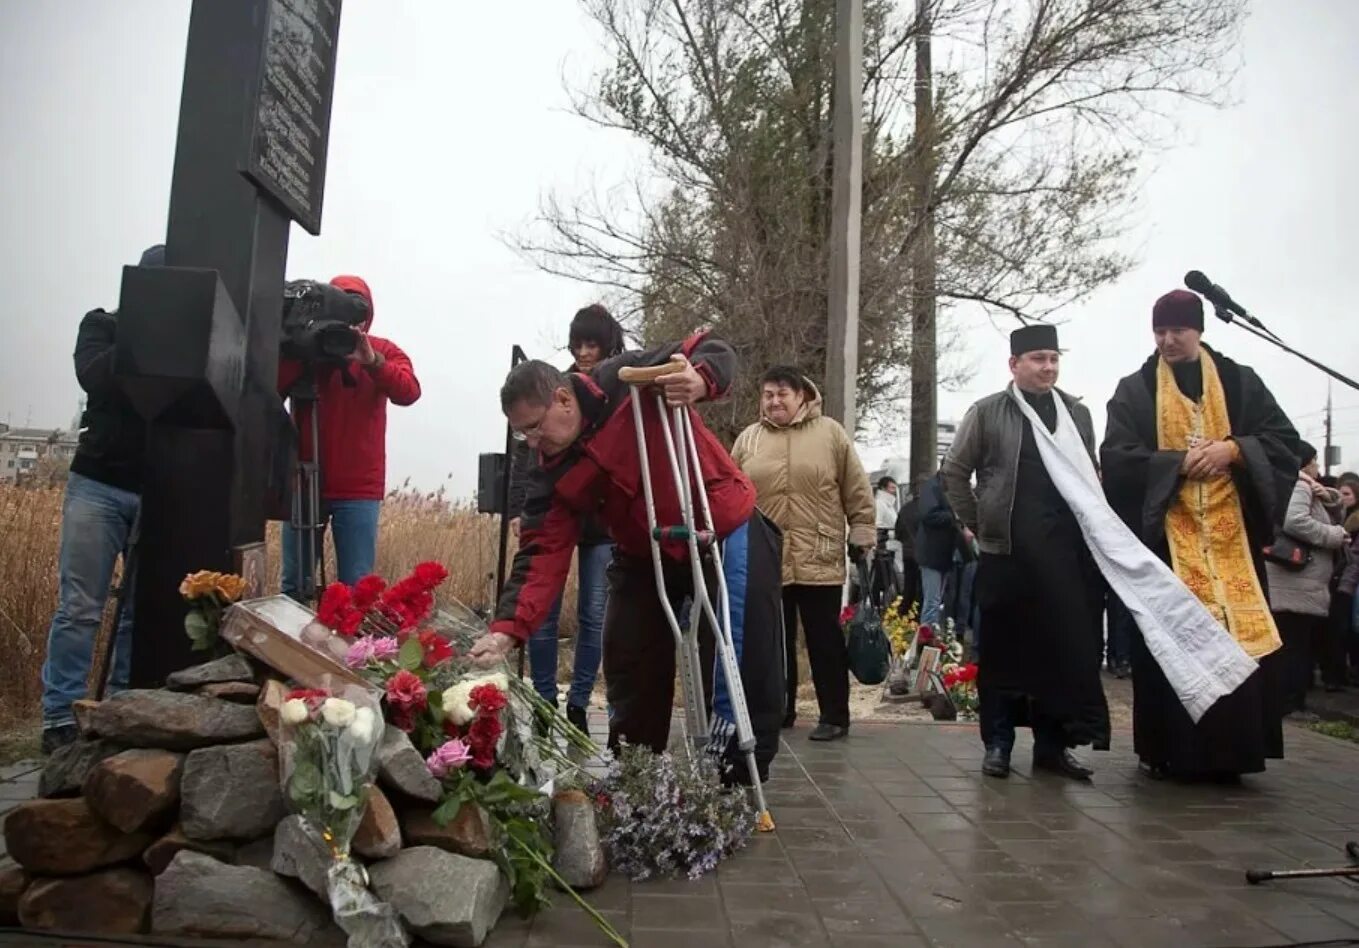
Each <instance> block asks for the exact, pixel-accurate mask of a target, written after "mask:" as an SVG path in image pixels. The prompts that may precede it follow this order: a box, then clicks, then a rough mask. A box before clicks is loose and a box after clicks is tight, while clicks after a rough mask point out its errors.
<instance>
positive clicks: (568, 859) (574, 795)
mask: <svg viewBox="0 0 1359 948" xmlns="http://www.w3.org/2000/svg"><path fill="white" fill-rule="evenodd" d="M552 821H553V830H552V837H553V848H554V850H555V852H554V854H553V856H552V868H553V869H556V870H557V874H558V875H560V876H561V877H562V881H564V882H565V883H566V884H567V885H569V886H571V888H573V889H593V888H595V887H596V886H600V885H603V884H604V878H605V876H607V875H608V874H609V863H608V860H607V859H605V857H604V846H603V844H602V843H601V842H600V840H599V827H598V825H597V824H596V823H595V807H594V803H593V802H592V801H591V800H590V798H589V797H588V796H586V795H585V793H584V792H582V791H580V790H563V791H562V792H561V793H558V794H556V795H554V796H553V797H552Z"/></svg>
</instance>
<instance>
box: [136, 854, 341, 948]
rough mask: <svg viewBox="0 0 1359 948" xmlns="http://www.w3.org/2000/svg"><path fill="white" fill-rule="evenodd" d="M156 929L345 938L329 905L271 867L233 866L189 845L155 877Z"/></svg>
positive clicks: (306, 939) (295, 939) (287, 938)
mask: <svg viewBox="0 0 1359 948" xmlns="http://www.w3.org/2000/svg"><path fill="white" fill-rule="evenodd" d="M151 931H152V932H153V933H154V934H157V935H197V936H201V937H206V938H256V939H261V940H270V939H272V940H275V941H282V942H291V943H293V944H336V943H338V944H343V943H344V936H343V934H342V933H341V932H340V931H339V929H337V928H335V927H334V925H333V924H332V923H331V921H330V913H329V911H327V909H326V907H325V906H324V905H323V904H322V903H320V902H318V901H317V900H316V899H314V898H312V897H311V896H310V895H308V894H306V893H305V892H303V891H302V890H300V889H294V888H292V887H291V886H289V884H288V883H286V882H284V881H283V880H282V879H280V878H279V877H278V876H276V875H274V874H273V873H272V872H270V871H268V870H267V869H255V868H251V867H249V866H228V865H226V864H225V863H221V862H218V861H217V860H216V859H213V858H212V857H210V856H204V855H203V854H202V853H196V852H193V851H191V850H184V851H183V852H180V853H179V854H178V855H176V856H175V858H174V860H173V861H172V862H171V863H170V865H169V866H168V867H167V868H166V870H165V871H164V872H163V873H161V874H160V877H159V878H157V879H156V894H155V898H154V900H153V902H152V906H151Z"/></svg>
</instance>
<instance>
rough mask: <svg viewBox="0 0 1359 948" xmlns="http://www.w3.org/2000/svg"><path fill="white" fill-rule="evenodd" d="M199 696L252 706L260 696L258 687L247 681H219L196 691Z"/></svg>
mask: <svg viewBox="0 0 1359 948" xmlns="http://www.w3.org/2000/svg"><path fill="white" fill-rule="evenodd" d="M198 693H199V694H200V695H207V696H208V697H209V698H221V699H222V700H223V701H230V702H233V703H235V704H249V705H253V704H254V703H255V701H256V699H258V698H259V696H260V686H259V685H252V684H251V683H250V682H248V681H219V682H214V683H213V684H211V685H204V686H203V687H202V688H199V689H198Z"/></svg>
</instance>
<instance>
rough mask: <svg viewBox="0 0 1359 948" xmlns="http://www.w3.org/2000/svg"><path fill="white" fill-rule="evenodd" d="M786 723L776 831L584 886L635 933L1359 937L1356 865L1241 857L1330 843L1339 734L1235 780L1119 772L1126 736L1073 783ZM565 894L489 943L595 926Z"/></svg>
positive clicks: (844, 938) (846, 946)
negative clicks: (664, 873) (1351, 868)
mask: <svg viewBox="0 0 1359 948" xmlns="http://www.w3.org/2000/svg"><path fill="white" fill-rule="evenodd" d="M806 735H807V730H806V728H799V729H798V730H796V731H794V732H792V734H791V735H790V736H789V738H788V740H787V741H786V742H785V747H784V750H783V751H782V753H781V755H780V757H779V758H778V760H777V761H776V762H775V777H774V779H773V780H771V781H770V783H769V784H768V793H769V800H770V806H771V808H772V809H773V811H774V816H775V819H776V820H777V821H778V826H779V829H778V832H777V833H776V834H773V835H769V836H763V837H759V838H757V839H756V840H755V841H754V843H753V845H752V846H751V847H750V848H749V849H748V850H746V851H744V852H742V853H741V854H739V855H737V856H736V857H734V858H733V859H731V860H729V861H728V862H727V863H725V864H723V865H722V866H721V867H719V869H718V871H717V873H716V875H715V876H712V877H708V878H705V879H702V880H700V881H698V882H687V881H664V882H661V881H652V882H646V883H642V884H637V885H631V884H629V883H628V882H626V881H625V880H622V879H618V878H616V877H615V878H611V879H610V881H609V882H608V883H607V884H606V885H605V886H604V887H603V888H602V889H601V890H599V891H597V892H595V893H592V894H591V895H590V900H591V902H592V904H594V905H595V906H596V907H597V908H599V909H601V910H602V911H604V912H605V913H606V914H607V915H608V917H609V919H610V921H611V922H612V923H613V924H614V926H615V927H616V928H617V929H618V930H619V931H621V932H623V933H624V934H627V935H629V937H630V939H631V942H632V944H633V945H634V946H636V948H681V946H685V948H690V946H699V948H721V946H732V948H766V946H790V948H792V946H796V948H803V946H807V948H811V946H816V948H822V946H835V948H879V946H880V948H888V946H891V948H923V946H927V945H933V946H941V948H989V946H997V945H1045V946H1068V945H1069V946H1080V948H1101V946H1128V948H1132V946H1136V948H1145V946H1157V948H1190V946H1212V948H1229V946H1231V948H1237V946H1242V948H1244V946H1268V945H1291V944H1294V943H1297V942H1302V941H1318V940H1323V939H1332V938H1357V939H1359V886H1356V885H1352V884H1350V883H1346V882H1343V881H1339V880H1334V879H1327V880H1308V881H1297V882H1273V883H1268V884H1266V885H1265V886H1247V884H1246V882H1245V878H1244V873H1245V870H1246V869H1247V868H1251V867H1261V868H1274V869H1288V868H1301V867H1303V866H1332V865H1339V864H1343V862H1344V859H1345V857H1344V853H1343V850H1342V847H1343V845H1344V843H1345V841H1346V840H1349V839H1359V746H1353V745H1349V744H1346V743H1343V742H1340V741H1336V740H1332V739H1329V738H1325V737H1321V736H1319V735H1316V734H1312V733H1310V732H1307V731H1303V730H1301V729H1297V728H1290V729H1289V730H1288V733H1287V741H1288V755H1289V757H1288V760H1286V761H1282V762H1278V763H1276V764H1274V765H1272V766H1271V769H1270V772H1269V773H1267V774H1264V775H1261V776H1256V777H1247V778H1246V779H1245V781H1244V782H1243V784H1242V785H1241V786H1240V787H1197V786H1179V785H1175V784H1163V783H1153V782H1150V781H1147V780H1145V779H1144V778H1142V777H1140V776H1138V774H1137V772H1136V761H1135V759H1134V757H1133V756H1132V752H1131V744H1132V739H1131V735H1130V734H1128V733H1126V732H1123V733H1118V734H1116V735H1115V747H1116V748H1117V749H1118V750H1116V751H1115V752H1111V753H1108V754H1087V755H1085V756H1086V757H1087V758H1088V760H1089V761H1090V762H1091V763H1092V765H1093V766H1095V767H1096V768H1097V773H1096V775H1095V779H1094V782H1093V784H1090V785H1081V784H1075V783H1071V782H1068V781H1064V780H1062V779H1060V778H1057V777H1050V776H1047V775H1039V776H1037V777H1031V775H1030V774H1029V767H1028V754H1029V751H1030V746H1031V745H1030V744H1029V743H1028V742H1027V739H1026V738H1021V741H1020V744H1019V746H1018V747H1016V749H1015V754H1014V760H1015V763H1016V765H1017V768H1018V769H1017V771H1016V772H1015V773H1014V774H1013V775H1012V776H1011V777H1010V779H1009V780H1006V781H997V780H991V779H987V778H983V777H982V776H981V774H980V773H979V772H978V765H979V763H980V747H979V746H978V743H977V740H976V737H975V727H974V726H971V725H929V724H920V725H913V724H896V725H872V724H862V725H855V728H854V732H853V736H852V737H851V738H850V739H849V740H848V741H844V742H840V743H836V744H831V745H824V744H823V745H817V744H811V743H809V742H808V741H807V740H806ZM605 944H608V942H607V941H606V940H605V939H604V938H603V937H602V936H600V935H599V933H598V932H597V930H595V929H594V928H593V927H592V925H591V923H590V921H589V919H588V918H587V917H586V916H585V915H584V913H583V912H581V911H580V910H578V909H576V908H575V907H573V906H570V905H569V904H568V903H567V902H566V900H565V899H562V898H558V899H557V904H555V905H554V906H553V908H552V909H550V910H548V911H547V912H546V913H545V914H543V915H541V916H539V917H538V918H537V919H536V920H535V921H533V922H532V923H525V922H522V921H519V920H517V919H515V918H512V917H507V918H505V919H504V920H503V921H502V922H501V925H500V926H499V928H498V929H497V931H496V932H495V933H494V934H493V935H492V937H491V939H490V941H489V942H488V945H492V946H497V948H529V946H532V948H538V946H548V945H557V946H576V945H605Z"/></svg>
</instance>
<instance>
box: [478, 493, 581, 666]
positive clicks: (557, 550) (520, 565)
mask: <svg viewBox="0 0 1359 948" xmlns="http://www.w3.org/2000/svg"><path fill="white" fill-rule="evenodd" d="M533 521H534V518H532V517H528V518H525V520H524V521H522V523H523V526H522V527H521V528H520V529H521V530H522V532H521V533H520V536H519V543H520V546H519V552H518V553H516V554H515V555H514V566H513V567H512V568H511V570H510V576H509V579H508V580H506V582H505V589H504V590H503V591H502V592H501V594H500V603H499V605H498V607H497V608H496V618H495V621H494V622H492V623H491V626H490V629H491V631H492V632H499V633H501V634H502V635H509V636H512V637H514V638H516V639H518V640H519V641H521V642H524V641H527V640H528V637H529V636H530V635H532V634H533V632H534V631H535V630H536V629H537V628H538V627H539V626H541V625H542V624H543V620H544V619H546V618H547V614H548V612H549V611H550V610H551V608H552V604H553V603H554V602H556V601H557V597H558V596H560V595H561V593H562V589H563V588H564V587H565V586H566V577H567V575H568V574H569V573H570V572H571V555H572V554H573V553H575V551H576V542H577V541H578V540H579V539H580V518H579V517H578V516H577V515H576V514H575V513H573V512H572V511H571V510H569V509H568V508H567V507H566V506H565V505H564V504H561V503H554V504H553V505H552V507H551V508H550V509H549V510H548V512H547V516H546V517H543V518H542V520H541V521H540V522H538V523H534V522H533Z"/></svg>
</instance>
